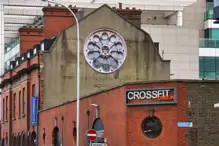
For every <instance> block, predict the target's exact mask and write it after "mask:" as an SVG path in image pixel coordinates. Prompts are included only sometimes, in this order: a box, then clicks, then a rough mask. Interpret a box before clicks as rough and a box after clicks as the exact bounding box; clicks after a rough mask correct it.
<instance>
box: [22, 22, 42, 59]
mask: <svg viewBox="0 0 219 146" xmlns="http://www.w3.org/2000/svg"><path fill="white" fill-rule="evenodd" d="M18 31H19V36H20V55H23V54H24V53H27V52H28V51H29V50H30V49H32V48H33V47H34V46H35V45H36V44H39V43H40V41H41V40H43V37H44V35H43V28H42V27H34V26H23V27H21V28H20V29H19V30H18Z"/></svg>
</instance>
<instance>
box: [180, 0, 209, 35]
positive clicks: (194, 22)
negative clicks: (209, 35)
mask: <svg viewBox="0 0 219 146" xmlns="http://www.w3.org/2000/svg"><path fill="white" fill-rule="evenodd" d="M205 11H206V0H197V2H195V3H194V4H192V5H190V6H188V7H185V8H184V9H183V26H184V27H187V28H194V29H199V36H200V38H203V37H204V13H205Z"/></svg>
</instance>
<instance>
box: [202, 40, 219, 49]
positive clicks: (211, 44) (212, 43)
mask: <svg viewBox="0 0 219 146" xmlns="http://www.w3.org/2000/svg"><path fill="white" fill-rule="evenodd" d="M199 48H219V39H204V38H203V39H200V40H199Z"/></svg>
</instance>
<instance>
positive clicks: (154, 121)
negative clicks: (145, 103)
mask: <svg viewBox="0 0 219 146" xmlns="http://www.w3.org/2000/svg"><path fill="white" fill-rule="evenodd" d="M142 130H143V133H144V135H145V136H146V137H148V138H151V139H154V138H157V137H158V136H160V134H161V132H162V123H161V121H160V120H159V119H158V118H157V117H154V116H153V117H147V118H146V119H145V120H144V121H143V124H142Z"/></svg>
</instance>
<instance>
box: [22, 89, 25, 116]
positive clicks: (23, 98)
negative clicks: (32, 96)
mask: <svg viewBox="0 0 219 146" xmlns="http://www.w3.org/2000/svg"><path fill="white" fill-rule="evenodd" d="M22 100H23V114H26V90H25V88H23V97H22Z"/></svg>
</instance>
